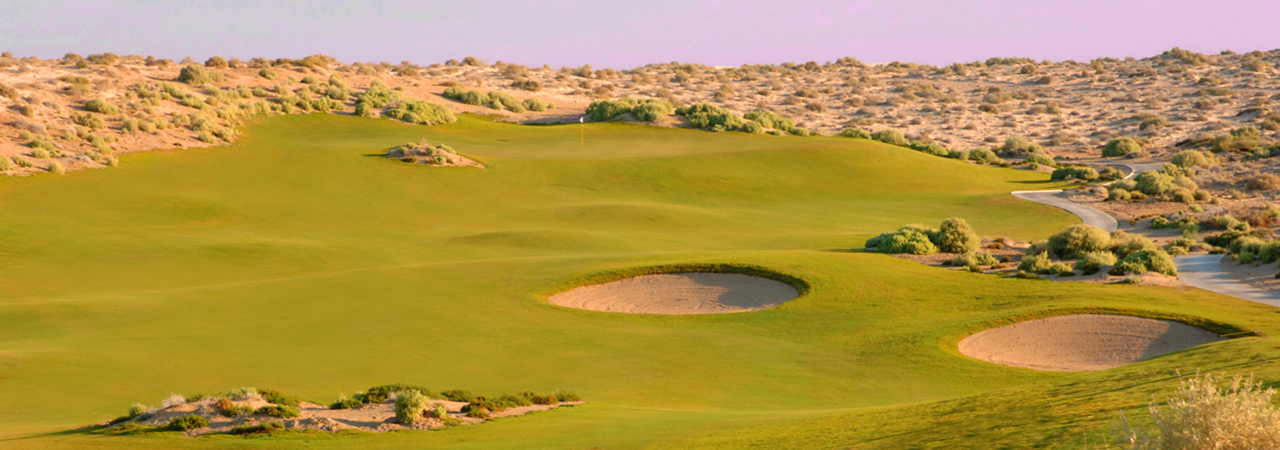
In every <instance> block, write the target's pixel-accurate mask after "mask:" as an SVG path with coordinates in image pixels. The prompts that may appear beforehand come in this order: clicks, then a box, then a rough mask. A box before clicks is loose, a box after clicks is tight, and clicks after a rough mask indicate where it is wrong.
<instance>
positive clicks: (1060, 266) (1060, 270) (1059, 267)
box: [1043, 263, 1076, 277]
mask: <svg viewBox="0 0 1280 450" xmlns="http://www.w3.org/2000/svg"><path fill="white" fill-rule="evenodd" d="M1043 273H1044V274H1046V275H1057V276H1060V277H1067V276H1074V275H1075V274H1076V273H1075V271H1073V270H1072V269H1071V265H1069V264H1067V263H1053V264H1051V265H1050V266H1049V268H1047V269H1045V270H1044V272H1043Z"/></svg>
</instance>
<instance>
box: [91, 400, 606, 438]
mask: <svg viewBox="0 0 1280 450" xmlns="http://www.w3.org/2000/svg"><path fill="white" fill-rule="evenodd" d="M235 403H236V404H237V405H247V406H251V407H253V408H255V409H256V408H259V407H262V406H265V405H269V404H270V403H267V402H266V401H263V400H244V401H238V402H235ZM581 403H582V402H567V403H560V404H556V405H532V406H522V407H518V408H510V409H507V410H504V411H499V412H492V413H490V415H489V416H490V420H491V419H497V418H503V417H514V416H521V415H524V414H528V413H530V412H535V411H546V410H549V409H553V408H558V407H561V406H572V405H577V404H581ZM435 404H442V405H444V406H445V408H446V409H448V410H449V416H450V417H452V418H454V419H457V420H458V421H460V422H461V424H463V425H471V424H477V423H482V422H484V421H485V419H480V418H473V417H467V416H466V414H465V413H463V412H462V411H461V409H462V407H463V406H466V405H467V403H465V402H453V401H448V400H432V401H431V402H430V403H429V404H428V407H427V410H431V409H432V408H434V407H435V406H434V405H435ZM299 406H300V407H299V408H298V412H299V413H300V414H299V417H296V418H290V419H281V418H276V417H270V416H264V415H250V416H240V417H236V418H230V417H226V416H223V415H221V414H218V412H217V411H216V409H215V407H214V406H213V403H212V402H211V401H206V402H197V403H188V404H185V405H178V406H171V407H168V408H165V409H161V410H158V411H156V412H154V413H152V414H149V415H144V416H141V417H139V418H138V419H134V420H132V421H129V422H125V423H137V424H140V425H151V426H165V425H167V424H168V423H169V422H170V421H172V420H173V419H174V418H177V417H180V416H185V415H187V414H192V413H194V414H198V415H201V416H204V417H206V418H208V419H209V426H208V427H205V428H200V429H196V430H191V431H188V432H187V435H188V436H199V435H202V434H209V433H225V432H227V431H230V430H231V429H232V428H235V427H237V426H241V425H257V424H263V423H267V422H279V423H281V424H283V425H284V427H285V429H292V430H316V431H328V432H334V431H342V430H362V431H369V432H374V433H384V432H387V431H394V430H409V429H419V430H421V429H431V428H439V427H444V426H447V425H445V424H444V422H443V421H441V420H439V419H435V418H424V419H422V420H420V421H418V422H417V423H414V424H413V425H401V424H399V423H397V422H396V421H395V416H396V414H395V401H394V400H388V401H386V402H383V403H376V404H369V405H364V406H362V407H360V408H356V409H329V408H328V407H325V406H323V405H317V404H314V403H310V402H301V404H300V405H299ZM120 425H123V423H122V424H117V425H114V426H120Z"/></svg>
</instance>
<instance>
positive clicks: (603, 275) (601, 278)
mask: <svg viewBox="0 0 1280 450" xmlns="http://www.w3.org/2000/svg"><path fill="white" fill-rule="evenodd" d="M677 273H732V274H741V275H750V276H756V277H761V278H767V279H770V280H773V281H777V282H781V283H784V284H786V285H789V286H791V288H792V289H795V290H796V292H797V295H796V297H795V298H793V299H790V300H787V302H793V301H796V300H800V299H801V298H804V296H805V295H808V294H809V290H810V289H811V285H810V284H809V282H808V281H805V280H804V279H803V278H800V277H797V276H794V275H790V274H787V273H783V272H779V271H776V270H773V269H769V268H767V267H764V266H757V265H753V264H734V263H697V264H664V265H657V266H643V267H631V268H625V269H615V270H605V271H600V272H595V273H591V274H586V275H582V276H579V277H576V278H570V279H568V280H565V281H563V282H561V283H559V284H557V285H555V286H552V287H550V288H547V289H544V290H542V291H541V292H539V293H538V301H539V303H545V304H547V305H550V306H553V307H556V308H562V309H571V310H578V311H589V312H594V313H600V312H605V311H595V310H589V309H582V308H573V307H567V306H561V305H557V304H555V303H552V302H551V297H552V296H554V295H556V294H559V293H562V292H568V291H570V290H573V289H577V288H580V287H583V286H590V285H595V284H605V283H612V282H614V281H621V280H625V279H628V278H634V277H638V276H643V275H662V274H677ZM775 308H776V307H775ZM770 309H772V308H770ZM737 312H752V311H737ZM732 313H733V312H728V313H726V314H732ZM622 314H627V313H622ZM630 314H631V315H636V314H635V313H630ZM642 315H643V314H642ZM651 315H660V314H651ZM674 315H680V314H674ZM692 315H697V314H692Z"/></svg>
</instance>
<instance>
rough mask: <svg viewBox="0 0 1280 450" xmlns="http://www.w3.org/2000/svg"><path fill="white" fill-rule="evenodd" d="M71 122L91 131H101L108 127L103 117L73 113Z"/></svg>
mask: <svg viewBox="0 0 1280 450" xmlns="http://www.w3.org/2000/svg"><path fill="white" fill-rule="evenodd" d="M71 121H72V122H74V123H75V124H76V125H80V126H82V127H85V128H88V129H91V130H100V129H103V128H106V127H107V123H106V121H103V120H102V117H101V116H96V115H93V114H78V113H71Z"/></svg>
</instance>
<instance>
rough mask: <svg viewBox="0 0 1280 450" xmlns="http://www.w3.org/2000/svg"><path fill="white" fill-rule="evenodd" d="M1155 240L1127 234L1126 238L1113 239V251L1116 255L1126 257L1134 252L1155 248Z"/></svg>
mask: <svg viewBox="0 0 1280 450" xmlns="http://www.w3.org/2000/svg"><path fill="white" fill-rule="evenodd" d="M1156 248H1158V247H1156V244H1155V242H1151V239H1148V238H1147V237H1146V236H1126V237H1124V238H1114V239H1112V245H1111V252H1112V253H1115V255H1116V257H1118V258H1124V257H1126V256H1129V254H1131V253H1134V252H1139V251H1143V250H1155V249H1156Z"/></svg>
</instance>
